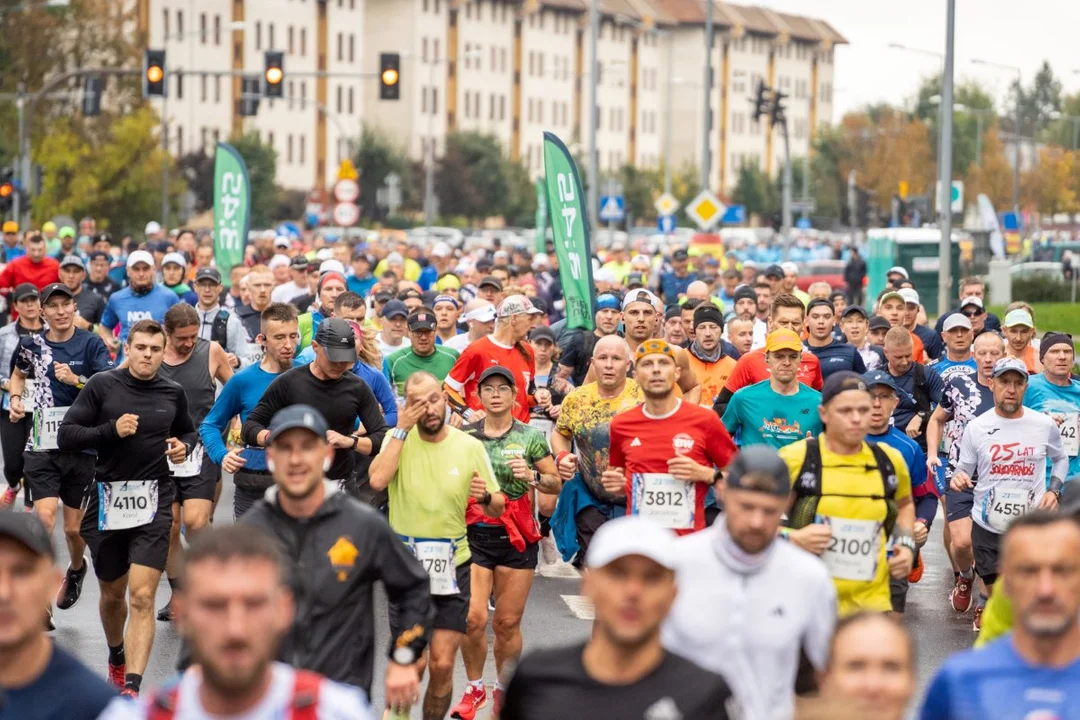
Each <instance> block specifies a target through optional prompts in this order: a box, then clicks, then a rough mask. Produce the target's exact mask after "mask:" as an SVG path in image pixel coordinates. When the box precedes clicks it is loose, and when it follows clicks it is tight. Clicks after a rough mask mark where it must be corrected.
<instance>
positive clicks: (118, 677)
mask: <svg viewBox="0 0 1080 720" xmlns="http://www.w3.org/2000/svg"><path fill="white" fill-rule="evenodd" d="M126 678H127V663H121V664H119V665H113V664H112V663H109V684H110V685H112V686H113V687H115V688H120V689H123V687H124V681H125V679H126Z"/></svg>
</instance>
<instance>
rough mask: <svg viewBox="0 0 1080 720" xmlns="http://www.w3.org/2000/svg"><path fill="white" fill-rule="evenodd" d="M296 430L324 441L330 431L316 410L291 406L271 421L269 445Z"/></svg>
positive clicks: (279, 412) (320, 326)
mask: <svg viewBox="0 0 1080 720" xmlns="http://www.w3.org/2000/svg"><path fill="white" fill-rule="evenodd" d="M328 322H330V320H325V321H323V323H322V324H320V325H319V330H320V332H321V331H322V327H323V326H324V325H326V323H328ZM295 428H304V429H305V430H310V431H311V432H313V433H315V434H316V435H317V436H319V437H320V438H322V439H323V440H325V439H326V431H327V430H329V429H330V428H329V426H328V425H327V423H326V418H324V417H323V416H322V413H321V412H319V411H318V410H316V409H315V408H313V407H311V406H310V405H290V406H288V407H286V408H282V409H281V410H278V411H277V412H276V413H274V417H272V418H271V419H270V427H269V428H268V429H269V430H270V437H268V438H267V443H272V442H274V440H275V439H276V438H277V437H278V436H279V435H281V433H283V432H285V431H286V430H293V429H295Z"/></svg>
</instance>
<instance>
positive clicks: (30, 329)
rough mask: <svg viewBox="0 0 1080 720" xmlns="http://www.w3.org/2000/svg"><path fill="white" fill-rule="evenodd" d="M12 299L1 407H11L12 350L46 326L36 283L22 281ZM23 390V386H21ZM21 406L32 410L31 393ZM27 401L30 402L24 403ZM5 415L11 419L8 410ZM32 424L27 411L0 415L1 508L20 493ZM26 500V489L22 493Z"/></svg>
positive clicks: (0, 350) (3, 346)
mask: <svg viewBox="0 0 1080 720" xmlns="http://www.w3.org/2000/svg"><path fill="white" fill-rule="evenodd" d="M11 299H12V302H13V303H14V306H15V308H14V309H15V310H16V312H17V313H18V317H17V318H16V319H15V320H14V321H13V322H11V323H8V324H7V325H5V326H4V327H2V328H0V390H3V391H4V405H3V409H4V410H9V411H10V409H11V370H12V368H13V367H14V364H13V363H14V358H15V353H16V351H17V350H18V349H19V345H20V343H21V342H22V339H23V338H24V337H32V336H36V335H40V334H41V333H42V332H44V330H45V325H44V323H43V321H42V318H41V293H39V292H38V289H37V287H36V286H34V285H32V284H30V283H23V284H22V285H19V287H17V288H15V292H14V293H13V294H12V297H11ZM23 392H25V388H24V390H23ZM23 403H24V409H25V410H31V411H32V410H33V409H34V407H33V396H32V395H31V394H29V393H28V394H27V395H26V397H24V398H23ZM27 403H29V404H27ZM8 419H9V420H10V419H11V416H10V413H8ZM32 428H33V415H26V416H24V417H23V418H22V419H21V420H11V421H10V422H4V420H3V418H0V450H2V453H3V456H4V479H5V480H7V488H6V489H5V490H4V494H3V496H2V497H0V510H6V509H8V508H10V507H11V506H12V505H13V504H14V503H15V499H16V498H17V497H18V496H19V488H20V487H22V481H23V468H24V463H25V461H26V458H25V455H24V452H25V449H26V443H27V440H29V438H30V431H31V429H32ZM25 497H26V499H27V501H29V498H30V495H29V492H27V493H25Z"/></svg>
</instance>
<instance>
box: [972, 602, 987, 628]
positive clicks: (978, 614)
mask: <svg viewBox="0 0 1080 720" xmlns="http://www.w3.org/2000/svg"><path fill="white" fill-rule="evenodd" d="M983 607H984V606H982V605H980V606H979V607H977V608H975V619H974V620H972V621H971V629H972V630H974V631H975V632H979V631H980V630H982V614H983Z"/></svg>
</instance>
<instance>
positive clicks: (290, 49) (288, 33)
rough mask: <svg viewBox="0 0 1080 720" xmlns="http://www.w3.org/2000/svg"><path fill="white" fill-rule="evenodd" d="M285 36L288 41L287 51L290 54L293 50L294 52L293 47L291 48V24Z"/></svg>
mask: <svg viewBox="0 0 1080 720" xmlns="http://www.w3.org/2000/svg"><path fill="white" fill-rule="evenodd" d="M286 38H287V41H288V44H289V51H288V52H289V54H290V55H292V54H293V52H294V48H293V26H292V25H290V26H289V29H288V31H287V33H286Z"/></svg>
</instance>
